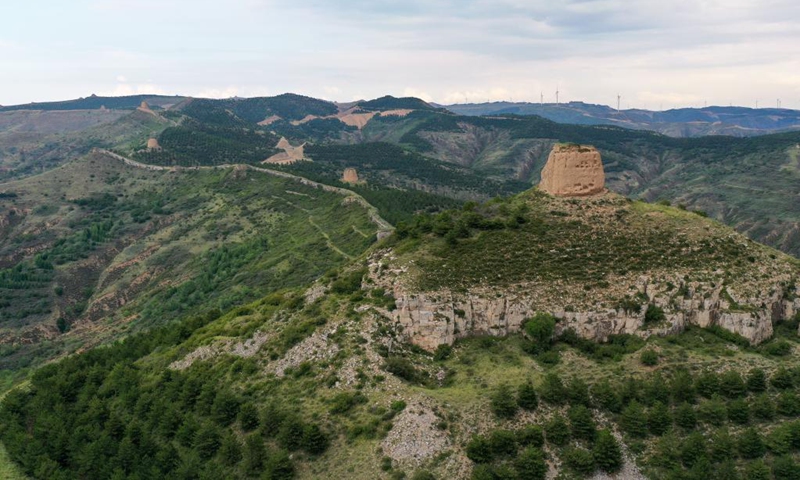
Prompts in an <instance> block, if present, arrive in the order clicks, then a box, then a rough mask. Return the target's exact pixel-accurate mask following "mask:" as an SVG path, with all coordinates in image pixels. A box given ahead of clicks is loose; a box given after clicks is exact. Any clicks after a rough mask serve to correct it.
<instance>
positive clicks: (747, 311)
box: [370, 251, 800, 351]
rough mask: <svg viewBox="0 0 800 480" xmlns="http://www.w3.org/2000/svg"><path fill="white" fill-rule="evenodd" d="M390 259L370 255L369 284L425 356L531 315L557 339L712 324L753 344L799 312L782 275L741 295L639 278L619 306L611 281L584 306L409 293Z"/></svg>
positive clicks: (475, 293)
mask: <svg viewBox="0 0 800 480" xmlns="http://www.w3.org/2000/svg"><path fill="white" fill-rule="evenodd" d="M392 257H393V254H392V253H391V251H384V252H380V253H379V254H376V255H375V256H373V257H372V259H371V262H370V278H371V280H372V281H373V282H375V283H376V284H378V285H381V286H382V287H384V288H385V289H386V290H387V291H389V292H392V293H393V295H394V296H395V299H396V305H397V308H396V310H394V311H393V312H389V315H390V316H391V317H392V320H393V321H394V322H395V323H396V325H397V326H398V327H399V328H398V330H399V331H401V332H402V335H403V336H404V337H405V339H406V340H407V341H410V342H411V343H414V344H416V345H418V346H420V347H422V348H424V349H426V350H431V351H432V350H435V349H436V347H438V346H439V345H443V344H447V345H450V344H452V343H453V342H455V341H456V340H457V339H459V338H465V337H469V336H475V335H494V336H503V335H507V334H511V333H515V332H519V331H520V329H521V326H522V323H523V322H524V321H525V319H527V318H530V317H532V316H533V315H535V314H536V313H537V312H547V313H550V314H552V315H553V316H555V317H556V318H558V319H559V322H558V324H557V325H556V333H557V334H560V333H562V332H564V331H565V330H567V329H573V330H574V331H575V332H576V333H577V334H578V335H579V336H581V337H583V338H587V339H590V340H594V341H598V342H602V341H606V340H607V339H608V337H609V336H610V335H614V334H631V335H637V336H640V337H643V338H646V337H649V336H650V335H669V334H674V333H679V332H681V331H683V330H684V329H685V328H686V327H687V326H689V325H696V326H699V327H703V328H705V327H710V326H714V325H716V326H719V327H721V328H724V329H725V330H728V331H730V332H733V333H736V334H738V335H741V336H742V337H744V338H746V339H747V340H748V341H750V343H751V344H754V345H755V344H759V343H761V342H764V341H765V340H768V339H769V338H770V337H772V334H773V325H774V324H775V323H776V322H778V321H782V320H786V319H789V318H791V317H792V316H794V314H795V313H796V312H798V311H800V299H795V298H793V296H787V294H786V293H785V292H786V291H787V289H786V288H785V286H786V285H787V282H788V281H791V280H790V278H789V277H788V276H786V277H785V278H784V276H780V277H777V278H775V279H773V281H772V283H771V286H767V287H763V286H762V287H763V288H761V289H759V291H757V292H755V293H753V292H748V293H747V294H745V293H742V294H739V293H738V292H736V291H734V290H733V289H732V288H730V287H724V286H722V284H721V283H720V282H715V281H704V282H684V281H683V276H682V275H680V274H664V275H652V276H640V277H639V278H637V279H635V283H634V284H633V285H631V287H633V288H635V293H634V292H631V293H634V295H633V298H634V299H635V300H634V303H633V304H627V305H625V307H624V308H623V307H621V306H619V305H618V302H616V301H615V299H617V298H619V295H620V292H621V290H620V289H619V288H617V287H618V286H619V285H623V284H624V283H625V280H624V279H616V281H615V282H611V284H612V285H611V286H610V287H609V288H608V289H607V291H603V292H596V293H594V294H593V298H594V301H591V302H588V303H587V302H586V301H585V300H586V299H584V300H583V302H581V300H577V299H576V296H575V295H573V294H571V293H570V292H568V291H567V290H566V289H565V288H564V286H563V285H545V284H526V285H517V286H515V287H512V288H506V289H504V290H497V289H492V288H483V289H473V290H469V291H466V292H454V291H451V290H441V291H435V292H415V291H413V289H411V288H408V287H406V286H405V284H404V282H403V278H404V276H405V274H406V271H405V270H404V269H402V268H400V269H392V268H390V267H387V266H388V265H391V264H392V259H393V258H392ZM629 290H630V287H629ZM649 305H655V306H658V307H660V308H662V309H663V311H664V312H665V318H664V320H663V321H660V322H658V323H656V324H645V312H646V310H647V308H648V306H649Z"/></svg>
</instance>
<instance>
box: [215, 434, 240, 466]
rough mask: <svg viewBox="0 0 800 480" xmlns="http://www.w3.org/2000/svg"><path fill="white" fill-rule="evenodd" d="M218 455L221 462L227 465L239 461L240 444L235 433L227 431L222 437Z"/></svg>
mask: <svg viewBox="0 0 800 480" xmlns="http://www.w3.org/2000/svg"><path fill="white" fill-rule="evenodd" d="M219 455H220V458H221V459H222V462H223V463H224V464H225V465H227V466H229V467H230V466H233V465H236V464H237V463H239V461H240V460H241V459H242V446H241V444H240V443H239V440H238V439H237V438H236V436H235V435H233V434H230V433H229V434H227V435H225V436H224V437H223V438H222V443H221V444H220V447H219Z"/></svg>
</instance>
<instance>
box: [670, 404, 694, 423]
mask: <svg viewBox="0 0 800 480" xmlns="http://www.w3.org/2000/svg"><path fill="white" fill-rule="evenodd" d="M675 424H676V425H678V426H679V427H681V428H682V429H684V430H694V428H695V427H696V426H697V415H696V414H695V413H694V407H692V406H691V405H689V404H688V403H686V402H683V403H681V404H680V405H678V407H677V408H676V409H675Z"/></svg>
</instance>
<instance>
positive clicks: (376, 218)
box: [92, 148, 394, 240]
mask: <svg viewBox="0 0 800 480" xmlns="http://www.w3.org/2000/svg"><path fill="white" fill-rule="evenodd" d="M92 151H93V152H96V153H101V154H104V155H108V156H109V157H111V158H114V159H116V160H119V161H121V162H122V163H124V164H125V165H128V166H131V167H135V168H142V169H145V170H153V171H162V172H180V171H192V170H223V169H228V168H247V169H249V170H253V171H256V172H262V173H266V174H268V175H273V176H275V177H281V178H286V179H289V180H294V181H296V182H299V183H301V184H303V185H306V186H309V187H315V188H321V189H322V190H324V191H326V192H332V193H338V194H339V195H344V196H345V197H347V199H349V200H350V201H352V202H356V203H358V204H359V205H361V206H362V207H364V208H365V209H366V210H367V215H369V219H370V221H371V222H372V223H374V224H375V225H377V227H378V240H380V239H381V238H384V237H386V236H388V235H390V234H391V233H392V232H393V231H394V227H393V226H392V224H391V223H389V222H387V221H386V220H384V219H383V218H382V217H381V215H380V213H379V212H378V209H377V208H375V207H374V206H372V204H370V203H369V202H367V200H366V199H365V198H364V197H362V196H361V195H359V194H357V193H356V192H354V191H352V190H348V189H346V188H340V187H333V186H331V185H326V184H324V183H319V182H315V181H313V180H309V179H307V178H305V177H301V176H299V175H294V174H291V173H286V172H281V171H278V170H271V169H269V168H263V167H255V166H253V165H249V164H246V163H226V164H223V165H214V166H206V167H163V166H160V165H149V164H147V163H141V162H137V161H136V160H131V159H130V158H126V157H123V156H122V155H118V154H116V153H114V152H110V151H108V150H105V149H102V148H95V149H93V150H92Z"/></svg>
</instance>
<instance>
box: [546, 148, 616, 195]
mask: <svg viewBox="0 0 800 480" xmlns="http://www.w3.org/2000/svg"><path fill="white" fill-rule="evenodd" d="M604 188H605V173H604V172H603V162H602V160H601V159H600V152H598V151H597V150H596V149H595V148H594V147H591V146H586V145H572V144H569V145H565V144H556V145H555V146H553V150H552V151H551V152H550V156H549V157H548V159H547V163H546V164H545V166H544V169H543V170H542V181H541V183H539V189H541V190H543V191H545V192H547V193H549V194H550V195H557V196H562V197H577V196H585V195H595V194H598V193H601V192H603V190H604Z"/></svg>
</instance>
